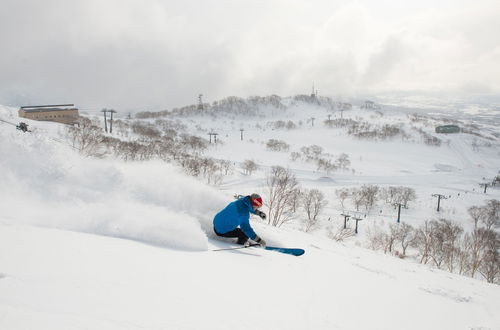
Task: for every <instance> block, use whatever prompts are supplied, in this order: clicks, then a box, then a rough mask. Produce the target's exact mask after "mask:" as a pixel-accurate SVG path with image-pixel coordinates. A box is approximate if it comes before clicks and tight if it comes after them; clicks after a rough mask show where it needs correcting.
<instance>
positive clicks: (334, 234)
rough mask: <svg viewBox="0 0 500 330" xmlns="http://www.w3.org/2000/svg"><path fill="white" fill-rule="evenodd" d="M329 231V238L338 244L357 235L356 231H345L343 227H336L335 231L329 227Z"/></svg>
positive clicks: (347, 229)
mask: <svg viewBox="0 0 500 330" xmlns="http://www.w3.org/2000/svg"><path fill="white" fill-rule="evenodd" d="M327 231H328V234H327V236H328V238H330V239H332V240H334V241H337V242H342V241H343V240H345V239H347V238H349V237H352V236H354V235H356V233H354V230H352V229H350V228H346V229H344V227H343V226H339V227H336V228H335V229H334V228H333V227H329V228H327Z"/></svg>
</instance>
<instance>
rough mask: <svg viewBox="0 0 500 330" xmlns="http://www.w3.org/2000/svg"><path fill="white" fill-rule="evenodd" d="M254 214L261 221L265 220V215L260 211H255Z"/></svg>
mask: <svg viewBox="0 0 500 330" xmlns="http://www.w3.org/2000/svg"><path fill="white" fill-rule="evenodd" d="M255 214H257V215H258V216H259V217H260V218H261V219H262V220H266V214H265V213H264V212H262V211H259V210H257V211H255Z"/></svg>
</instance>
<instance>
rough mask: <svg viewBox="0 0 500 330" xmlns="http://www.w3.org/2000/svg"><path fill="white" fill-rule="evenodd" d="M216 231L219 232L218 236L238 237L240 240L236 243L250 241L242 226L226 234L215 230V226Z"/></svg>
mask: <svg viewBox="0 0 500 330" xmlns="http://www.w3.org/2000/svg"><path fill="white" fill-rule="evenodd" d="M214 232H215V233H216V234H217V236H221V237H237V238H238V241H237V242H236V244H242V245H243V244H245V243H246V242H247V241H248V236H247V235H245V233H244V232H243V231H242V230H241V229H240V228H236V229H234V230H231V231H228V232H227V233H224V234H221V233H218V232H217V230H215V228H214Z"/></svg>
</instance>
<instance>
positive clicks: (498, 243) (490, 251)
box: [478, 229, 500, 283]
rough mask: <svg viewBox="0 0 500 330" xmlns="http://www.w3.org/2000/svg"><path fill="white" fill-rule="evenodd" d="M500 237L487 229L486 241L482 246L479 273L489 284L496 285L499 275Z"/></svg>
mask: <svg viewBox="0 0 500 330" xmlns="http://www.w3.org/2000/svg"><path fill="white" fill-rule="evenodd" d="M499 249H500V235H499V234H498V233H497V232H495V231H493V230H491V229H487V234H486V240H485V244H484V256H483V260H482V263H481V265H480V266H479V269H478V270H479V272H480V273H481V275H483V276H484V278H485V279H486V281H488V282H489V283H497V282H498V280H499V274H500V255H499Z"/></svg>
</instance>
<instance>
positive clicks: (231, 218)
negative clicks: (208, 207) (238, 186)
mask: <svg viewBox="0 0 500 330" xmlns="http://www.w3.org/2000/svg"><path fill="white" fill-rule="evenodd" d="M261 206H262V198H261V197H260V196H259V195H258V194H252V195H250V196H245V197H241V198H239V199H238V200H236V201H234V202H232V203H229V204H228V205H227V206H226V207H225V208H224V209H223V210H222V211H220V212H219V213H217V214H216V215H215V217H214V231H215V233H216V234H217V236H221V237H237V238H238V240H237V242H236V243H237V244H241V245H248V244H249V243H248V239H251V240H252V241H254V242H256V243H258V244H260V246H262V247H264V248H265V247H266V241H264V240H263V239H262V238H260V237H259V236H258V235H257V234H256V233H255V231H254V230H253V229H252V227H251V226H250V213H253V214H256V215H258V216H259V217H261V218H262V219H264V220H265V219H266V214H265V213H264V212H262V211H260V210H258V208H259V207H261Z"/></svg>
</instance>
